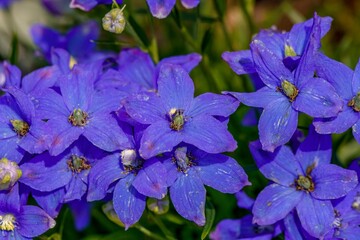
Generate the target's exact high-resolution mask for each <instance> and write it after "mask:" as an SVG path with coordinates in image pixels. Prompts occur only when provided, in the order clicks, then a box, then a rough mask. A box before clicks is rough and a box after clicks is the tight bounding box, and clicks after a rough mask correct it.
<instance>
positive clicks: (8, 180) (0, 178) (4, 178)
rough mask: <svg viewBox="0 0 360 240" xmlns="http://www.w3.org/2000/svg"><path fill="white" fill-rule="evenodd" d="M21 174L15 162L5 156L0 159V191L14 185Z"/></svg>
mask: <svg viewBox="0 0 360 240" xmlns="http://www.w3.org/2000/svg"><path fill="white" fill-rule="evenodd" d="M21 175H22V171H21V169H20V168H19V166H18V165H17V163H16V162H12V161H9V160H8V159H7V158H2V159H0V191H1V190H8V189H10V188H11V187H12V186H14V185H15V183H16V182H17V181H18V179H19V178H20V177H21Z"/></svg>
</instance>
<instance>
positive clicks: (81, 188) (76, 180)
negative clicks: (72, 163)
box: [64, 174, 87, 203]
mask: <svg viewBox="0 0 360 240" xmlns="http://www.w3.org/2000/svg"><path fill="white" fill-rule="evenodd" d="M79 175H80V174H77V175H76V174H75V175H73V176H72V178H71V180H70V182H69V184H68V185H66V186H65V196H64V203H68V202H71V201H73V200H81V199H82V197H83V196H84V194H85V193H86V190H87V184H86V183H85V182H83V181H82V179H81V178H80V176H79Z"/></svg>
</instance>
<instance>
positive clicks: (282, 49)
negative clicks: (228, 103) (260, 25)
mask: <svg viewBox="0 0 360 240" xmlns="http://www.w3.org/2000/svg"><path fill="white" fill-rule="evenodd" d="M316 18H320V25H319V28H320V29H319V31H320V37H321V38H322V37H324V36H325V34H326V33H327V32H328V31H329V29H330V26H331V22H332V18H330V17H318V16H317V14H316V13H314V18H311V19H309V20H307V21H305V22H302V23H298V24H295V25H294V26H293V27H292V28H291V30H290V31H289V32H284V31H279V30H277V29H276V28H271V29H265V30H261V31H260V32H259V33H258V34H256V35H255V37H254V40H255V39H256V40H260V41H262V42H264V43H265V44H266V47H267V48H268V49H269V50H270V51H271V52H272V53H273V54H274V55H276V56H277V57H278V58H280V59H281V60H282V61H283V63H284V65H285V66H286V67H289V68H290V70H293V69H294V68H295V67H296V66H297V65H298V63H299V59H300V57H301V55H303V54H304V52H305V49H306V45H307V42H308V41H309V39H310V36H311V31H312V25H313V24H314V19H315V20H316ZM222 58H223V59H224V60H225V61H226V62H227V63H228V64H229V66H230V67H231V68H232V70H233V71H234V72H235V73H237V74H239V75H241V74H256V73H257V70H256V68H255V63H254V59H253V55H252V53H251V50H241V51H235V52H224V53H223V54H222Z"/></svg>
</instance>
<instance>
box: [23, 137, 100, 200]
mask: <svg viewBox="0 0 360 240" xmlns="http://www.w3.org/2000/svg"><path fill="white" fill-rule="evenodd" d="M104 156H106V154H105V152H104V151H103V150H100V149H98V148H97V147H95V146H93V145H92V144H91V143H90V142H89V141H88V140H86V139H85V138H84V137H80V138H79V140H77V141H76V142H74V143H73V144H72V145H71V146H70V147H69V148H67V149H66V150H65V151H64V152H63V153H61V154H59V155H58V156H50V155H49V153H48V152H45V153H43V154H40V155H37V156H35V157H34V158H32V159H30V160H28V161H27V162H25V163H24V164H23V165H22V172H23V176H22V182H23V183H24V184H25V185H27V186H29V187H30V188H31V189H34V190H37V191H40V192H42V193H44V195H43V198H41V199H39V202H43V204H44V205H48V204H46V203H44V202H45V201H55V200H56V199H57V201H58V203H53V204H55V205H60V204H62V203H67V202H71V201H74V200H79V201H80V200H81V199H82V198H83V197H85V196H86V193H87V188H88V175H89V172H90V170H91V168H92V166H93V165H94V164H95V162H96V161H101V159H102V158H103V157H104ZM52 179H56V181H52ZM45 195H46V197H45ZM55 195H60V196H61V197H54V196H55ZM34 197H35V199H36V200H38V199H37V197H36V195H35V196H34ZM39 204H40V203H39ZM40 205H41V204H40Z"/></svg>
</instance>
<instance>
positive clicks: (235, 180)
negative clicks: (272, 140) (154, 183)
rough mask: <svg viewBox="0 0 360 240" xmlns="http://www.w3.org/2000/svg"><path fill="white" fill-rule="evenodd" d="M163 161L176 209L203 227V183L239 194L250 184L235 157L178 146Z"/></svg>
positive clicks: (225, 191)
mask: <svg viewBox="0 0 360 240" xmlns="http://www.w3.org/2000/svg"><path fill="white" fill-rule="evenodd" d="M163 163H164V165H165V166H166V169H167V173H168V180H167V182H168V185H169V186H170V198H171V201H172V203H173V204H174V207H175V209H176V211H177V212H178V213H179V214H180V215H181V216H183V217H184V218H186V219H188V220H191V221H194V222H195V223H196V224H198V225H200V226H203V225H204V224H205V213H204V208H205V197H206V190H205V187H204V185H207V186H210V187H212V188H214V189H216V190H218V191H220V192H223V193H236V192H238V191H240V190H241V189H242V188H243V187H244V186H247V185H250V182H249V181H248V178H247V175H246V173H245V171H244V170H243V169H242V167H241V166H240V165H239V164H238V163H237V162H236V161H235V160H234V159H232V158H231V157H228V156H225V155H222V154H208V153H206V152H204V151H201V150H199V149H196V148H194V147H193V146H190V145H183V146H180V147H177V148H176V149H175V151H174V152H173V153H172V154H171V157H170V158H168V159H166V160H164V161H163Z"/></svg>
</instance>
